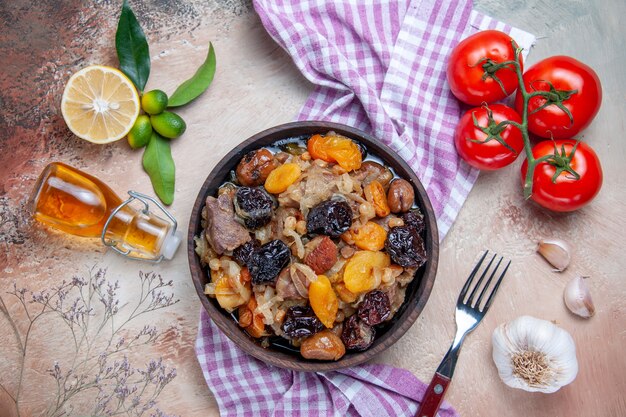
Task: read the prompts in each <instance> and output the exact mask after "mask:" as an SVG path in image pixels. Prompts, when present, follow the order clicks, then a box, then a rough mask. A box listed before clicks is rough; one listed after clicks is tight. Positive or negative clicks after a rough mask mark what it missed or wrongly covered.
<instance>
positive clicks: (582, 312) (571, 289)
mask: <svg viewBox="0 0 626 417" xmlns="http://www.w3.org/2000/svg"><path fill="white" fill-rule="evenodd" d="M563 300H564V301H565V305H566V306H567V308H569V311H571V312H572V313H574V314H576V315H577V316H580V317H583V318H586V319H588V318H590V317H591V316H593V315H594V314H595V312H596V309H595V307H594V305H593V300H592V299H591V293H590V292H589V287H588V286H587V283H586V282H585V279H584V277H580V276H579V277H574V278H572V279H571V280H570V281H569V282H568V283H567V285H566V286H565V290H564V291H563Z"/></svg>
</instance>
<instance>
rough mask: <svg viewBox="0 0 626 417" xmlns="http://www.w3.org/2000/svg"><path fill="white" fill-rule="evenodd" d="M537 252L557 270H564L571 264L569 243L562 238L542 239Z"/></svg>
mask: <svg viewBox="0 0 626 417" xmlns="http://www.w3.org/2000/svg"><path fill="white" fill-rule="evenodd" d="M537 252H539V254H541V256H543V257H544V258H545V260H546V261H548V262H549V263H550V265H552V266H553V267H554V268H555V271H558V272H561V271H564V270H565V268H567V266H568V265H569V262H570V249H569V245H568V244H567V243H566V242H564V241H563V240H561V239H543V240H541V241H540V242H539V247H538V248H537Z"/></svg>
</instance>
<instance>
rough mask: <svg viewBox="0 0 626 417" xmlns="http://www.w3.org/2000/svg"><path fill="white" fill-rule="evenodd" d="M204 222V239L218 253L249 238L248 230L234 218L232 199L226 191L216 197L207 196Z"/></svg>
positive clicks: (229, 249)
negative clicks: (205, 225) (205, 223)
mask: <svg viewBox="0 0 626 417" xmlns="http://www.w3.org/2000/svg"><path fill="white" fill-rule="evenodd" d="M206 222H207V227H206V229H205V232H204V233H205V237H206V240H207V241H208V242H209V244H210V245H211V247H212V248H213V250H214V251H215V252H216V253H217V254H218V255H221V254H223V253H224V252H225V251H232V250H233V249H235V248H237V247H239V246H241V245H243V244H244V243H246V242H248V241H249V240H250V233H249V232H248V230H247V229H246V228H245V227H244V226H242V225H241V224H239V223H237V221H236V220H235V211H234V208H233V199H232V196H231V195H229V194H228V193H224V194H221V195H220V196H219V197H218V198H215V197H211V196H209V197H207V199H206Z"/></svg>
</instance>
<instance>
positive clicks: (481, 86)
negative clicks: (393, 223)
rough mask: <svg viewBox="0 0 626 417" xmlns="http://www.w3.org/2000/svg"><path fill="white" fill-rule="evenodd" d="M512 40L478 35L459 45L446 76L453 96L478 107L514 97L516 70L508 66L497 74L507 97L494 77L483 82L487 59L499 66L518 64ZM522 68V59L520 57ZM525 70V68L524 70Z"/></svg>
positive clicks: (490, 34) (487, 32) (500, 35)
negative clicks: (507, 63) (504, 63)
mask: <svg viewBox="0 0 626 417" xmlns="http://www.w3.org/2000/svg"><path fill="white" fill-rule="evenodd" d="M512 40H513V39H512V38H511V37H510V36H509V35H507V34H506V33H503V32H500V31H497V30H484V31H482V32H478V33H476V34H474V35H472V36H470V37H468V38H466V39H464V40H463V41H461V43H459V44H458V45H457V46H456V47H455V48H454V49H453V50H452V54H450V59H449V61H448V69H447V71H446V75H447V77H448V84H450V89H451V90H452V94H454V95H455V96H456V98H458V99H459V100H461V101H462V102H464V103H467V104H471V105H473V106H478V105H480V104H481V103H483V102H486V103H493V102H494V101H498V100H502V99H503V98H505V97H506V96H508V95H509V94H512V93H513V92H514V91H515V89H516V88H517V75H516V73H515V71H514V67H513V66H512V65H511V66H508V67H505V68H501V69H499V70H498V71H496V72H495V76H497V77H498V78H499V79H500V81H502V84H503V85H504V88H505V89H506V91H507V93H506V94H505V93H504V91H502V88H501V87H500V85H499V84H498V83H497V82H496V81H495V80H494V79H493V78H491V77H487V78H486V79H484V80H483V76H484V74H485V69H486V67H485V64H484V63H482V62H481V59H483V58H489V59H491V60H493V61H494V62H495V63H501V62H504V61H514V60H515V50H514V49H513V45H512V43H511V42H512ZM520 64H522V57H521V55H520ZM522 70H523V68H522Z"/></svg>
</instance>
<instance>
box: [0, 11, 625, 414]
mask: <svg viewBox="0 0 626 417" xmlns="http://www.w3.org/2000/svg"><path fill="white" fill-rule="evenodd" d="M241 1H242V0H209V1H204V0H194V1H190V2H186V1H183V0H180V1H175V2H174V1H172V2H170V1H162V0H152V1H148V2H146V3H145V4H140V2H138V1H132V2H131V4H132V5H133V7H134V8H135V10H136V12H137V15H138V16H139V20H140V21H141V22H142V25H143V27H144V28H145V30H146V33H147V35H148V38H149V42H150V47H151V49H150V50H151V54H152V72H151V76H150V80H149V83H148V89H150V88H161V89H163V90H165V91H166V92H170V93H171V92H172V91H173V89H174V88H175V86H176V85H177V84H178V83H179V82H180V81H182V80H183V79H185V78H186V77H188V76H190V75H191V74H192V73H193V71H194V69H195V67H196V66H197V65H198V64H199V63H200V62H201V61H202V59H203V57H204V54H205V53H206V47H207V44H208V42H209V41H212V42H213V43H214V45H215V49H216V52H217V62H218V70H217V74H216V77H215V81H214V83H213V85H212V86H211V88H210V90H209V91H208V92H207V93H206V94H205V95H204V96H202V97H201V98H200V99H198V100H197V101H196V102H195V103H194V104H192V105H190V106H188V107H185V108H184V109H182V110H181V111H180V114H181V115H182V116H183V117H184V118H185V120H186V121H187V123H188V130H187V132H186V133H185V135H184V136H183V137H182V138H181V139H179V140H177V142H176V143H175V144H174V145H173V155H174V159H175V161H176V164H177V167H178V171H177V181H176V199H175V202H174V204H173V205H172V206H171V210H172V212H173V213H174V215H175V216H176V217H177V218H178V219H179V221H180V226H181V228H182V229H183V230H186V228H187V224H188V218H189V214H190V211H191V206H192V203H193V201H194V199H195V197H196V194H197V191H198V189H199V188H200V185H201V184H202V182H203V181H204V179H205V177H206V175H207V174H208V172H209V171H210V170H211V168H212V167H213V165H214V164H215V163H216V162H217V161H218V160H219V159H220V158H221V157H222V156H223V155H225V154H226V153H227V152H228V150H229V149H231V148H232V147H234V146H235V145H237V144H238V143H239V142H241V141H242V140H244V139H245V138H247V137H248V136H250V135H252V134H254V133H255V132H258V131H260V130H262V129H265V128H268V127H270V126H274V125H276V124H279V123H283V122H288V121H291V120H293V118H294V116H295V114H296V112H297V111H298V109H299V108H300V106H301V105H302V103H303V102H304V100H305V98H306V96H307V94H308V93H309V92H310V91H311V88H312V87H311V85H310V84H309V83H308V82H307V81H306V80H304V79H303V77H302V76H301V75H300V74H299V73H298V71H297V70H296V68H295V66H294V65H293V64H292V62H291V60H290V59H289V57H288V56H287V55H286V54H285V53H284V52H283V51H282V50H281V49H280V48H279V47H278V46H277V45H276V44H274V42H273V41H272V40H271V39H270V38H269V36H268V35H267V34H266V33H265V31H264V29H263V27H262V26H261V24H260V22H259V19H258V17H257V16H256V15H255V13H254V12H253V11H252V9H251V7H250V5H249V4H248V3H247V2H244V3H241ZM112 3H115V4H111V3H110V2H96V3H91V2H89V1H84V2H82V3H80V2H78V1H68V2H56V1H54V0H48V1H37V2H32V3H30V2H28V1H24V0H20V1H15V2H1V3H0V21H1V22H2V24H1V28H2V29H1V32H0V57H2V64H1V66H0V68H1V69H0V184H1V185H0V243H1V248H2V249H1V250H0V290H2V291H3V293H4V291H5V290H8V289H9V288H11V287H12V283H13V282H14V281H16V282H17V283H18V285H20V286H22V285H28V286H30V287H31V288H33V289H40V288H46V287H49V286H52V285H54V284H55V283H58V282H59V281H60V280H62V279H69V278H71V277H72V276H73V275H76V274H79V275H81V274H82V275H84V274H85V273H86V272H87V271H88V269H89V268H91V267H92V266H94V265H97V266H100V267H107V268H108V275H109V277H111V278H114V279H119V280H120V282H121V285H122V291H123V298H124V299H125V300H132V299H133V297H136V296H137V290H138V289H137V287H138V279H137V274H138V271H139V270H144V271H148V270H154V271H156V272H158V273H160V274H162V275H163V277H164V278H166V279H172V280H173V281H174V291H175V294H176V296H177V297H178V298H180V300H181V301H180V303H178V304H177V305H175V306H174V307H172V308H169V309H165V310H162V311H160V312H157V313H155V314H153V315H152V316H150V317H149V318H148V319H147V320H146V322H150V323H153V324H156V325H158V326H159V327H160V328H162V329H168V328H169V330H167V334H166V337H165V338H163V339H162V340H161V342H160V343H159V344H158V346H156V347H155V348H154V349H153V350H151V351H145V350H141V351H136V352H132V354H131V359H133V360H136V361H138V362H141V361H143V360H145V358H147V357H156V356H163V357H164V358H165V359H166V360H167V362H168V364H170V365H172V366H175V367H176V368H177V370H178V377H177V378H176V379H175V380H174V381H173V382H172V383H171V384H170V385H169V386H168V387H167V388H166V390H165V391H164V392H163V393H162V395H161V397H160V404H161V407H162V408H163V409H164V410H165V411H167V412H169V413H172V414H178V415H182V416H217V415H218V414H219V413H218V409H217V405H216V402H215V399H214V398H213V397H212V395H211V393H210V391H209V389H208V388H207V386H206V384H205V382H204V380H203V378H202V374H201V372H200V368H199V366H198V363H197V360H196V358H195V356H194V350H193V345H194V340H195V337H196V330H197V322H198V315H199V311H200V304H199V302H198V299H197V296H196V294H195V291H194V289H193V286H192V285H191V279H190V275H189V269H188V266H187V258H186V247H182V248H181V250H180V251H179V253H178V255H177V256H176V257H175V259H174V260H172V261H171V262H166V263H163V264H160V265H158V266H155V267H153V266H151V265H147V264H140V263H136V262H132V261H128V260H125V259H123V258H121V257H119V256H117V255H116V254H114V253H111V252H107V251H106V250H104V249H103V248H101V247H100V246H99V245H98V243H97V242H88V241H85V240H81V239H78V238H73V237H66V236H64V235H62V234H60V233H55V232H52V231H50V230H46V229H44V228H42V227H40V226H38V225H35V224H32V222H30V221H28V219H27V218H26V216H25V214H24V208H25V204H26V201H27V195H28V193H29V191H30V189H31V187H32V185H33V181H34V180H35V178H36V176H37V175H38V173H39V172H40V171H41V169H42V168H43V167H44V166H45V165H46V164H47V163H48V162H50V161H53V160H60V161H64V162H68V163H70V164H73V165H75V166H77V167H79V168H82V169H85V170H87V171H88V172H90V173H92V174H95V175H96V176H99V177H100V178H102V179H103V180H105V181H106V182H107V183H108V184H109V185H111V186H112V187H113V188H114V189H115V190H117V191H119V192H120V194H122V193H124V192H125V190H127V189H135V190H140V191H143V192H149V193H152V189H151V186H150V183H149V180H148V177H147V176H146V175H145V173H144V172H143V171H142V168H141V153H140V152H133V151H131V150H130V149H129V147H128V146H127V145H126V143H125V142H124V141H120V142H119V143H115V144H111V145H106V146H97V145H91V144H89V143H86V142H83V141H81V140H79V139H77V138H75V137H73V136H72V135H71V134H70V133H69V131H68V130H67V128H66V127H65V125H64V123H63V120H62V118H61V116H60V110H59V102H60V98H61V94H62V89H63V86H64V84H65V82H66V80H67V79H68V77H69V75H70V74H71V73H73V72H74V71H76V70H77V69H79V68H81V67H83V66H85V65H88V64H95V63H102V64H109V65H116V64H117V61H116V58H115V49H114V47H113V45H114V31H115V25H116V16H117V14H118V11H119V9H118V8H119V4H118V2H112ZM476 7H477V8H478V9H480V10H481V11H483V12H485V13H488V14H491V15H493V16H495V17H498V18H501V19H505V20H506V21H507V22H508V23H510V24H513V25H516V26H518V27H520V28H523V29H525V30H528V31H531V32H533V33H535V34H536V35H537V36H538V38H539V39H538V42H537V45H536V46H535V48H534V49H533V50H532V52H531V55H530V58H529V63H534V62H536V61H538V60H539V59H541V58H544V57H547V56H549V55H554V54H568V55H572V56H574V57H576V58H578V59H580V60H582V61H584V62H586V63H587V64H589V65H591V66H592V67H594V68H595V69H596V70H597V72H598V74H599V76H600V78H601V80H602V84H603V87H604V100H603V104H602V108H601V111H600V113H599V115H598V117H597V119H596V120H595V121H594V123H593V124H592V125H591V127H590V128H589V129H587V131H586V132H585V139H586V140H587V141H588V142H589V143H590V144H591V145H592V146H593V147H594V148H595V150H596V151H597V153H598V155H599V157H600V159H601V160H602V164H603V168H604V173H605V182H604V187H603V189H602V192H601V193H600V194H599V196H598V197H597V199H596V200H595V201H594V202H593V203H592V204H591V205H590V206H588V207H587V208H584V209H582V210H580V211H578V212H576V213H572V214H567V215H556V214H552V213H548V212H546V211H543V210H541V209H538V208H537V207H535V206H533V205H532V204H529V203H527V202H524V201H523V199H522V196H521V190H520V186H519V174H518V170H519V164H520V163H521V161H518V162H517V163H515V164H514V165H513V166H512V167H510V168H508V169H505V170H503V171H502V172H498V173H483V174H481V175H480V177H479V179H478V181H477V183H476V186H475V187H474V189H473V190H472V192H471V194H470V196H469V198H468V200H467V202H466V203H465V206H464V207H463V209H462V211H461V213H460V215H459V217H458V219H457V221H456V223H455V224H454V226H453V227H452V229H451V230H450V233H449V234H448V236H447V237H446V239H445V240H444V242H443V244H442V247H441V253H440V260H439V265H440V267H439V272H438V275H437V280H436V282H435V286H434V289H433V292H432V295H431V297H430V300H429V302H428V304H427V306H426V308H425V310H424V311H423V313H422V315H421V316H420V317H419V319H418V320H417V322H416V323H415V325H414V326H413V327H412V328H411V329H410V330H409V331H408V333H407V334H406V335H405V336H404V337H403V338H402V339H401V340H400V341H399V342H398V343H397V344H396V345H395V346H393V347H392V348H390V349H389V350H388V351H387V352H385V353H384V354H383V355H381V356H380V357H377V358H376V360H375V361H376V362H381V363H387V364H391V365H395V366H400V367H404V368H407V369H409V370H410V371H412V372H414V373H415V374H416V375H417V376H418V377H420V378H422V379H423V380H425V381H427V380H429V378H430V377H431V375H432V373H433V372H434V370H435V368H436V366H437V365H438V363H439V361H440V360H441V358H442V356H443V354H444V353H445V351H446V350H447V348H448V345H449V343H450V340H451V338H452V336H453V333H454V321H453V311H454V303H455V300H456V297H457V294H458V291H459V289H460V287H461V284H462V282H463V281H464V279H465V276H466V275H467V273H468V269H469V267H470V265H471V264H472V262H473V260H474V259H475V257H476V255H477V253H478V252H479V251H481V250H482V249H484V248H487V247H489V248H491V249H494V250H497V251H498V252H501V253H503V254H505V255H507V256H509V257H510V258H511V259H512V260H513V266H512V268H511V271H510V273H509V276H508V277H507V280H506V281H505V283H504V285H503V288H502V289H501V292H500V295H499V296H498V299H497V300H496V302H495V304H494V305H493V307H492V309H491V311H490V313H489V314H488V315H487V317H486V318H485V320H484V321H483V323H482V324H481V325H480V326H479V327H478V329H477V330H476V331H475V332H474V333H473V334H472V335H471V336H470V337H469V338H468V339H467V341H466V342H465V345H464V348H463V351H462V355H461V357H460V360H459V363H458V366H457V369H456V374H455V378H454V380H453V383H452V385H451V387H450V389H449V391H448V395H447V399H448V401H450V402H451V403H452V404H453V405H454V406H455V407H456V408H457V410H458V411H459V412H460V413H461V415H462V416H494V417H495V416H520V417H521V416H524V417H525V416H545V417H548V416H550V417H555V416H561V417H572V416H585V417H587V416H598V417H622V416H625V415H626V360H625V358H624V348H625V347H626V301H625V299H626V283H625V276H624V270H626V256H624V250H623V247H624V244H623V241H622V239H623V238H624V234H625V232H626V220H625V219H624V214H625V211H624V207H625V203H626V191H625V186H626V180H625V175H624V174H625V173H626V170H625V169H624V161H625V159H626V140H625V134H626V128H625V125H624V120H625V116H626V111H625V110H626V108H625V103H626V76H625V75H624V65H625V64H626V53H625V52H624V51H625V50H624V41H626V29H624V27H625V26H624V25H623V22H622V18H623V17H624V16H626V2H624V1H622V0H607V1H602V0H596V1H580V0H578V1H569V0H556V1H555V0H531V1H505V0H501V1H497V0H480V1H477V4H476ZM556 235H559V236H561V237H562V238H564V239H566V240H567V241H569V242H571V244H572V246H573V247H574V253H573V261H572V263H571V266H570V267H569V269H568V270H567V271H566V272H564V273H561V274H556V273H552V272H550V269H549V267H548V266H547V265H546V263H545V262H544V261H543V260H542V259H540V258H539V256H538V255H537V254H535V247H536V244H537V241H538V240H539V239H541V238H544V237H551V236H556ZM577 274H582V275H589V276H590V277H591V279H590V280H589V281H588V282H589V285H590V287H591V291H592V293H593V296H594V299H595V303H596V307H597V313H596V316H595V317H593V318H592V319H591V320H589V321H583V320H581V319H578V318H576V317H574V316H572V315H571V314H569V313H568V311H567V310H566V309H565V307H564V305H563V302H562V290H563V287H564V285H565V283H566V282H567V281H568V280H569V279H570V278H571V277H573V276H575V275H577ZM15 307H16V306H15V305H13V306H12V308H15ZM523 314H529V315H533V316H536V317H539V318H543V319H547V320H554V321H555V322H557V323H558V324H559V325H560V326H562V327H563V328H565V329H567V330H568V331H569V332H570V333H571V334H572V336H573V337H574V339H575V341H576V345H577V356H578V360H579V365H580V371H579V374H578V377H577V379H576V380H575V381H574V382H573V383H572V384H571V385H570V386H568V387H566V388H564V389H562V390H561V391H559V392H557V393H555V394H552V395H543V394H530V393H526V392H523V391H518V390H513V389H510V388H508V387H506V386H505V385H504V384H502V383H501V382H500V380H499V378H498V376H497V372H496V369H495V366H494V365H493V362H492V360H491V342H490V340H491V333H492V331H493V329H494V328H495V327H496V326H497V325H498V324H499V323H502V322H504V321H507V320H511V319H513V318H515V317H517V316H519V315H523ZM142 324H143V323H137V326H138V327H140V326H141V325H142ZM0 331H1V333H0V334H1V335H2V336H1V337H0V382H1V383H3V384H5V385H6V386H8V387H9V388H11V387H14V382H15V369H16V364H17V363H18V357H17V354H16V350H15V348H14V346H15V345H14V341H13V339H12V338H11V337H10V330H9V327H8V325H7V323H6V322H5V321H4V320H3V319H0ZM70 352H71V346H70V344H69V343H67V339H63V338H61V337H60V336H59V335H58V334H57V332H56V329H55V328H51V327H47V326H41V327H39V328H38V329H37V330H36V331H35V332H34V334H33V339H32V344H31V347H30V350H29V352H28V355H27V358H28V359H27V362H26V364H27V368H28V371H27V373H26V379H25V386H26V387H27V390H26V391H25V394H24V405H25V409H26V412H25V413H23V414H22V415H31V414H37V413H36V412H37V410H40V406H41V404H42V403H45V402H46V401H47V400H49V399H50V395H51V392H50V387H51V386H52V385H51V383H52V381H51V378H50V377H49V376H48V375H47V374H45V372H44V371H45V369H47V367H49V366H50V365H51V364H52V363H53V361H54V360H63V359H66V358H67V356H68V355H69V354H70ZM85 401H86V400H85ZM77 405H79V406H80V404H77ZM13 415H15V413H14V411H13V410H12V409H11V408H10V402H9V400H8V398H7V396H6V395H3V394H0V416H2V417H4V416H13Z"/></svg>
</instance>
